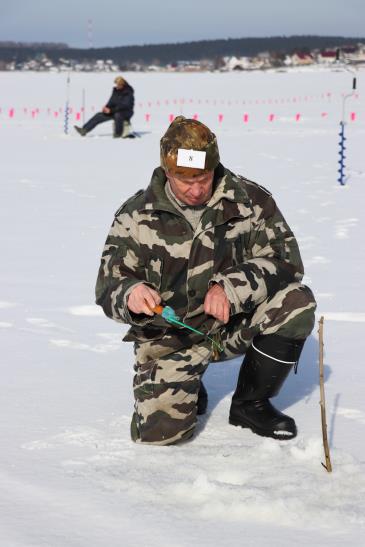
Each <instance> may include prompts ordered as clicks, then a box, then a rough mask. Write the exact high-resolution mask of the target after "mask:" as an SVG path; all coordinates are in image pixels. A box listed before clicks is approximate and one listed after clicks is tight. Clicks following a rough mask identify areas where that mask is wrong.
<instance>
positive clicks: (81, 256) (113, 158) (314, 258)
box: [0, 70, 365, 547]
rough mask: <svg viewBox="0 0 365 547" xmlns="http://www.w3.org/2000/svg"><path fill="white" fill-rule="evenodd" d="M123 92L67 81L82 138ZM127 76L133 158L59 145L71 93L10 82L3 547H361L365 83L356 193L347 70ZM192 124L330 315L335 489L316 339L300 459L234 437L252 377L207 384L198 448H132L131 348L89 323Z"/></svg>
mask: <svg viewBox="0 0 365 547" xmlns="http://www.w3.org/2000/svg"><path fill="white" fill-rule="evenodd" d="M112 78H113V77H112V75H107V74H77V75H74V74H72V75H71V82H70V105H71V107H72V108H73V112H72V115H71V117H70V127H71V128H72V124H73V123H75V121H74V120H75V115H76V113H77V112H80V111H81V103H82V93H83V91H82V90H83V89H84V90H85V96H86V108H87V111H86V114H87V117H89V115H91V113H92V107H93V106H94V107H95V108H96V109H98V108H99V107H100V106H102V105H103V104H104V103H105V102H106V100H107V98H108V96H109V91H110V89H111V86H112ZM126 78H127V79H128V80H129V82H130V83H131V84H132V85H133V86H134V87H135V90H136V114H135V116H134V118H133V124H134V129H135V130H136V131H138V132H139V133H140V134H141V138H138V139H135V140H113V139H112V138H111V132H112V131H111V125H110V124H109V125H108V124H104V125H100V126H99V127H98V128H97V129H95V131H94V132H93V133H91V134H90V135H89V136H87V137H86V138H80V137H79V136H78V135H77V134H75V132H74V131H73V130H72V129H71V130H70V134H69V135H64V133H63V114H59V115H58V117H56V115H55V114H54V112H56V111H58V109H59V108H60V107H61V108H62V107H63V106H64V103H65V98H66V75H62V74H32V73H28V74H26V73H14V74H10V73H1V72H0V89H1V97H0V108H1V113H0V150H1V161H0V174H1V186H0V204H1V217H0V257H1V269H0V340H1V352H0V359H1V382H0V385H1V387H0V390H1V391H0V394H1V395H0V427H1V432H0V473H1V474H0V545H1V547H10V546H11V547H25V546H37V547H38V546H46V547H51V546H52V547H86V546H87V547H106V546H107V547H117V546H118V547H119V546H126V547H130V546H142V545H143V546H144V545H148V546H151V547H155V546H156V547H157V546H159V547H161V546H165V545H166V546H172V547H187V546H190V545H197V546H209V547H212V546H227V547H228V546H229V547H231V546H236V545H255V546H259V547H260V546H269V545H270V546H292V545H293V544H296V545H303V546H304V545H309V544H310V545H314V546H322V545H341V546H343V545H352V546H355V545H356V546H357V545H359V546H360V545H363V544H364V540H363V539H361V537H363V536H364V524H365V477H364V462H365V456H364V450H365V443H364V434H365V402H364V392H365V369H364V357H363V356H364V353H365V336H364V327H365V325H364V323H365V296H364V284H363V279H364V264H365V250H364V249H365V245H364V241H363V238H364V233H365V226H364V222H365V221H364V213H363V211H364V203H365V165H364V144H363V143H364V136H365V104H364V99H363V97H364V92H363V85H364V81H365V78H364V72H359V73H358V86H359V91H358V93H357V95H356V96H355V97H351V98H349V99H348V100H347V103H346V121H347V122H348V123H347V125H346V132H347V137H348V140H347V141H346V144H347V146H348V150H347V152H346V156H347V158H346V165H347V168H346V172H347V174H348V175H349V179H348V181H347V184H346V186H344V187H341V186H340V185H339V184H338V182H337V180H336V179H337V172H336V171H337V160H338V140H339V138H338V132H339V121H340V118H341V109H342V94H343V93H345V94H346V93H350V92H351V84H352V75H351V74H349V73H348V72H345V71H341V70H339V71H337V72H333V71H330V70H317V71H302V72H301V71H297V72H295V71H292V72H290V73H275V72H273V73H252V74H247V73H230V74H127V75H126ZM11 109H14V113H13V117H11V113H10V115H9V110H10V111H11ZM24 109H27V110H26V111H25V110H24ZM36 109H39V112H38V113H37V111H36ZM48 109H49V110H48ZM32 110H33V111H34V113H33V115H32V113H31V112H32ZM352 112H353V113H355V120H351V113H352ZM179 113H183V114H185V115H187V116H193V115H195V114H197V115H198V117H199V119H201V120H202V121H204V122H206V123H207V124H208V125H210V127H211V128H212V129H213V130H215V132H216V133H217V136H218V140H219V144H220V149H221V158H222V162H223V163H224V164H225V165H226V166H227V167H229V168H231V169H232V170H233V171H236V172H239V173H241V174H243V175H245V176H247V177H248V178H251V179H253V180H256V181H257V182H259V183H260V184H262V185H263V186H265V187H267V188H269V189H270V190H271V191H272V192H273V194H274V196H275V198H276V199H277V202H278V203H279V206H280V208H281V210H282V211H283V213H284V215H285V216H286V218H287V220H288V221H289V224H290V225H291V227H292V228H293V230H294V232H295V234H296V236H297V237H298V240H299V242H300V245H301V250H302V255H303V259H304V263H305V266H306V279H305V280H306V282H307V283H308V284H310V286H311V287H312V288H313V290H314V292H315V294H316V296H317V300H318V318H319V317H320V316H321V315H324V317H325V323H324V335H325V377H326V401H327V421H328V434H329V440H330V446H331V456H332V465H333V473H332V474H329V473H327V472H326V471H325V469H324V468H323V467H322V465H321V462H322V461H324V455H323V447H322V436H321V423H320V407H319V404H318V403H319V387H318V334H317V326H316V328H315V330H314V331H313V333H312V336H311V337H310V338H309V339H308V341H307V344H306V347H305V350H304V354H303V357H302V359H301V363H300V366H299V373H298V375H297V376H294V375H291V376H290V378H289V380H288V382H287V383H286V384H285V386H284V388H283V390H282V392H281V393H280V395H279V396H278V397H277V399H276V404H277V406H278V407H279V408H280V409H282V410H285V411H287V412H288V413H289V414H290V415H292V416H294V417H295V419H296V421H297V424H298V428H299V435H298V437H297V438H296V439H294V440H293V441H289V442H277V441H274V440H270V439H263V438H260V437H258V436H255V435H253V434H252V433H251V432H249V431H248V430H241V429H239V428H234V427H232V426H229V425H228V423H227V414H228V408H229V404H230V397H231V394H232V391H233V389H234V386H235V381H236V377H237V372H238V368H239V365H240V360H239V359H237V360H234V361H232V362H229V363H224V364H219V363H218V364H214V365H211V367H210V368H209V370H208V373H207V375H206V377H205V378H206V382H205V383H206V386H207V388H208V391H209V398H210V399H209V412H208V414H207V415H206V416H204V417H202V418H201V419H200V422H199V427H198V431H197V434H196V436H195V437H194V439H193V440H192V441H191V442H189V443H186V444H184V445H181V446H174V447H151V446H136V445H134V444H133V443H132V442H131V441H130V439H129V421H130V415H131V410H132V391H131V380H132V362H133V350H132V346H131V345H130V344H124V343H122V342H121V335H122V334H123V333H124V332H125V330H126V328H124V327H123V326H122V327H121V326H120V325H118V324H114V323H113V322H112V321H110V320H108V319H107V318H105V317H104V316H103V315H102V314H101V312H100V310H99V308H97V307H96V306H95V305H94V303H93V302H94V283H95V279H96V274H97V269H98V265H99V258H100V253H101V250H102V246H103V243H104V240H105V237H106V234H107V231H108V229H109V225H110V224H111V222H112V219H113V213H114V211H115V210H116V209H117V208H118V207H119V205H120V204H121V203H122V202H123V201H124V200H125V198H127V197H128V196H129V195H131V194H132V193H134V192H135V191H136V190H138V189H139V188H141V187H145V186H146V185H147V184H148V182H149V177H150V175H151V173H152V170H153V169H154V167H155V166H156V165H157V163H158V158H159V138H160V136H161V134H162V133H163V131H164V130H165V129H166V127H167V125H168V120H169V116H170V115H171V114H179ZM146 114H148V115H149V116H147V118H146ZM297 114H299V115H300V116H299V119H297V120H296V117H297V118H298V116H297ZM219 115H221V116H220V118H219ZM245 115H246V116H248V118H247V117H246V122H244V118H243V117H244V116H245ZM270 115H273V116H271V117H272V118H273V121H269V117H270ZM352 117H354V116H352ZM147 119H148V121H147ZM219 119H220V120H221V121H219Z"/></svg>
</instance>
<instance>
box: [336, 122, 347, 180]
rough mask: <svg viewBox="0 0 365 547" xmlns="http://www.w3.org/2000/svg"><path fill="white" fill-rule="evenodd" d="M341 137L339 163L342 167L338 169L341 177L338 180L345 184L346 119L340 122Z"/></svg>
mask: <svg viewBox="0 0 365 547" xmlns="http://www.w3.org/2000/svg"><path fill="white" fill-rule="evenodd" d="M339 137H340V142H339V143H338V144H339V146H340V150H339V154H340V159H339V160H338V163H339V166H340V168H339V169H338V172H339V178H338V179H337V181H338V182H339V183H340V184H341V185H342V186H344V184H345V182H346V177H345V163H344V161H345V158H346V156H345V150H346V147H345V140H346V137H345V122H344V121H341V122H340V132H339Z"/></svg>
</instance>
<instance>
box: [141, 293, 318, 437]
mask: <svg viewBox="0 0 365 547" xmlns="http://www.w3.org/2000/svg"><path fill="white" fill-rule="evenodd" d="M315 308H316V303H315V300H314V296H313V294H312V292H311V290H310V289H309V288H308V287H306V286H305V285H301V284H300V283H292V284H290V285H288V286H287V287H286V288H285V289H283V290H280V291H278V292H277V293H276V294H275V295H274V296H273V297H271V298H268V299H267V300H265V301H264V302H262V303H261V304H259V305H258V306H257V307H256V308H255V309H254V310H253V312H251V313H250V314H249V315H247V314H245V315H243V314H240V315H238V316H235V317H233V318H231V320H230V321H229V322H228V324H227V325H225V326H224V327H222V329H221V331H220V339H221V342H222V345H223V347H224V351H223V352H222V353H221V354H220V355H219V357H218V358H216V359H214V358H213V356H212V348H211V346H210V345H208V344H207V343H206V342H205V341H204V342H202V343H201V344H194V345H192V346H189V347H187V348H186V349H182V350H179V351H178V352H176V351H174V350H173V348H172V347H168V344H166V342H165V343H164V344H161V343H159V342H158V341H151V342H143V343H141V344H139V343H137V344H136V345H135V354H136V364H135V371H136V374H135V376H134V381H133V389H134V397H135V412H134V414H133V418H132V424H131V436H132V439H133V440H134V441H135V442H137V443H145V444H156V445H168V444H175V443H177V442H179V441H182V440H185V439H188V438H189V437H191V436H192V434H193V432H194V428H195V425H196V422H197V418H196V415H197V400H198V391H199V387H200V381H201V377H202V375H203V374H204V372H205V370H206V368H207V366H208V364H209V362H211V361H213V360H217V361H224V360H227V359H232V358H233V357H237V356H238V355H242V354H244V353H245V352H246V350H247V348H248V347H249V345H250V344H251V341H252V339H253V338H254V337H255V336H256V335H258V334H273V333H276V334H278V335H281V336H285V337H286V338H293V339H301V340H303V339H305V338H307V336H308V335H309V334H310V333H311V331H312V329H313V326H314V312H315Z"/></svg>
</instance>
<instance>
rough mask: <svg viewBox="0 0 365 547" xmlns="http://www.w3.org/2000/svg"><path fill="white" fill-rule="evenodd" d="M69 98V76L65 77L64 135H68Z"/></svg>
mask: <svg viewBox="0 0 365 547" xmlns="http://www.w3.org/2000/svg"><path fill="white" fill-rule="evenodd" d="M69 97H70V74H68V75H67V94H66V104H65V118H64V124H63V130H64V133H65V135H68V120H69V115H70V108H69Z"/></svg>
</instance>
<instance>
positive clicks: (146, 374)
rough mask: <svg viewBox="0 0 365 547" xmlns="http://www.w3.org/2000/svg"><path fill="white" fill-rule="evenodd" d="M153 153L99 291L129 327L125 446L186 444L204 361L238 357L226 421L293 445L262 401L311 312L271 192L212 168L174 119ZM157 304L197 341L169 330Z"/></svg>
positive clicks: (202, 399) (197, 134)
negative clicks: (130, 408)
mask: <svg viewBox="0 0 365 547" xmlns="http://www.w3.org/2000/svg"><path fill="white" fill-rule="evenodd" d="M160 150H161V165H160V167H157V168H156V169H155V171H154V172H153V175H152V179H151V182H150V184H149V186H148V187H147V189H146V190H144V191H142V190H141V191H139V192H137V194H135V195H134V196H132V197H131V198H130V199H129V200H127V201H126V203H124V204H123V205H122V206H121V207H120V209H119V210H118V211H117V213H116V215H115V219H114V222H113V225H112V227H111V230H110V232H109V235H108V238H107V240H106V244H105V248H104V251H103V255H102V258H101V266H100V270H99V275H98V279H97V285H96V302H97V304H99V305H101V306H102V307H103V309H104V312H105V314H106V315H107V316H108V317H110V318H112V319H114V320H116V321H119V322H122V323H128V324H129V325H130V326H131V328H130V330H129V331H128V333H127V335H126V336H125V338H124V340H126V341H133V342H134V348H135V365H134V368H135V376H134V382H133V388H134V396H135V409H134V414H133V417H132V424H131V434H132V439H133V440H134V441H136V442H138V443H146V444H147V443H148V444H157V445H168V444H173V443H177V442H179V441H182V440H184V439H188V438H189V437H191V436H192V435H193V432H194V427H195V425H196V416H197V414H203V413H204V412H205V410H206V404H207V393H206V391H205V389H204V386H203V384H202V381H201V380H202V376H203V374H204V372H205V370H206V368H207V366H208V365H209V362H211V361H214V360H216V361H224V360H226V359H231V358H233V357H237V355H243V354H244V355H245V357H244V360H243V363H242V366H241V370H240V373H239V377H238V382H237V387H236V390H235V393H234V395H233V397H232V404H231V408H230V414H229V423H230V424H232V425H235V426H241V427H245V428H250V429H251V430H252V431H253V432H254V433H257V434H259V435H263V436H267V437H272V438H274V439H291V438H293V437H295V435H296V433H297V429H296V424H295V421H294V420H293V418H291V417H289V416H286V415H285V414H283V413H281V412H280V411H278V410H277V409H276V408H275V407H274V406H273V405H272V403H271V401H270V399H271V398H272V397H274V396H275V395H277V393H278V392H279V390H280V388H281V386H282V385H283V383H284V381H285V379H286V378H287V376H288V374H289V372H290V371H291V370H292V369H293V367H294V368H296V367H297V364H298V360H299V357H300V354H301V351H302V348H303V345H304V342H305V339H306V338H307V336H308V335H309V334H310V332H311V331H312V328H313V325H314V311H315V307H316V304H315V300H314V297H313V294H312V292H311V290H310V289H309V288H308V287H306V286H305V285H302V284H301V280H302V277H303V265H302V261H301V258H300V254H299V250H298V245H297V242H296V240H295V237H294V235H293V233H292V231H291V230H290V228H289V226H288V225H287V223H286V221H285V219H284V218H283V216H282V214H281V212H280V211H279V209H278V207H277V205H276V203H275V201H274V199H273V198H272V196H271V194H270V192H268V191H267V190H265V189H264V188H262V187H261V186H259V185H258V184H256V183H255V182H252V181H250V180H247V179H246V178H244V177H242V176H239V175H236V174H234V173H232V172H231V171H230V170H229V169H227V168H225V167H224V166H223V165H222V164H221V163H220V158H219V151H218V145H217V140H216V137H215V135H214V134H213V133H212V132H211V131H210V130H209V129H208V127H206V126H205V125H203V124H202V123H200V122H199V121H196V120H190V119H186V118H184V117H182V116H179V117H178V118H176V119H175V120H174V121H173V123H172V124H171V125H170V127H169V128H168V129H167V131H166V133H165V135H164V136H163V137H162V139H161V145H160ZM157 305H162V306H170V307H171V308H173V310H174V311H175V313H176V315H177V316H179V317H180V318H181V320H182V321H184V322H185V323H187V324H188V325H190V326H191V327H193V328H194V329H196V330H198V331H200V332H202V333H204V334H197V333H192V332H190V331H188V330H186V329H184V328H180V327H179V326H175V325H171V324H169V323H167V322H166V321H165V320H164V319H163V317H161V315H158V314H156V313H154V311H153V310H154V308H155V307H156V306H157ZM208 337H209V338H208ZM212 339H214V340H216V343H217V344H218V343H219V345H220V349H221V352H220V354H218V355H216V352H215V351H214V349H215V347H216V345H213V346H212V343H211V340H212Z"/></svg>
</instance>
